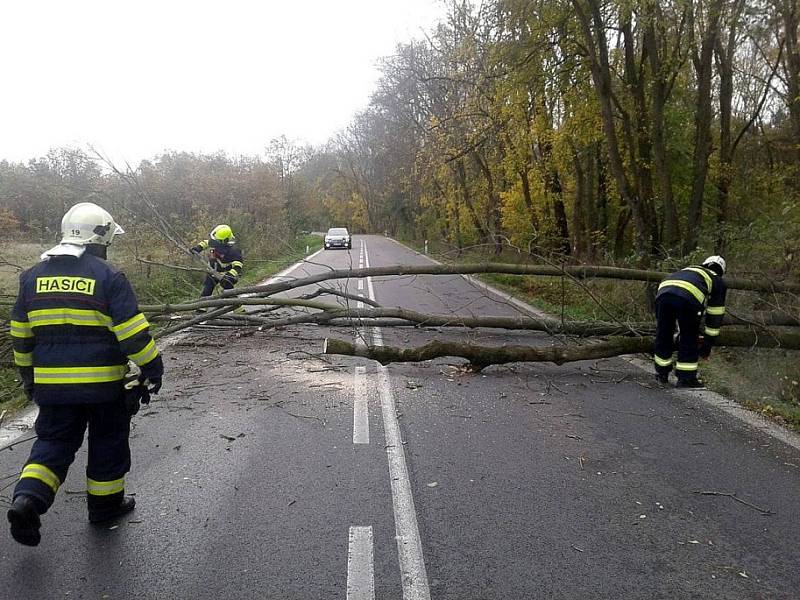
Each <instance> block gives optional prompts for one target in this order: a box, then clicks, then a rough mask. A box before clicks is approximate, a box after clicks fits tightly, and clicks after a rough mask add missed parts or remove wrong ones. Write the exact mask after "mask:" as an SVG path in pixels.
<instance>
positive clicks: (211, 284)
mask: <svg viewBox="0 0 800 600" xmlns="http://www.w3.org/2000/svg"><path fill="white" fill-rule="evenodd" d="M217 284H219V286H220V287H221V288H222V289H223V290H232V289H233V284H232V283H231V282H230V281H227V280H225V279H220V280H216V279H214V278H213V277H212V276H211V275H206V279H205V281H203V291H202V292H201V293H200V297H201V298H205V297H206V296H210V295H211V294H212V293H214V288H215V287H216V285H217Z"/></svg>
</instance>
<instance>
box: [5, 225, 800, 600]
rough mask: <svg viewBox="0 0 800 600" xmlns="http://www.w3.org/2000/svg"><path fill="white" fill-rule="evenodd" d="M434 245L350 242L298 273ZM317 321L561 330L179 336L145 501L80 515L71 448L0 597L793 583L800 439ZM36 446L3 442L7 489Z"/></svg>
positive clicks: (714, 589)
mask: <svg viewBox="0 0 800 600" xmlns="http://www.w3.org/2000/svg"><path fill="white" fill-rule="evenodd" d="M425 260H426V259H425V258H424V257H421V256H419V255H416V254H415V253H412V252H410V251H409V250H407V249H405V248H403V247H402V246H400V245H398V244H396V243H394V242H392V241H390V240H387V239H384V238H381V237H377V236H365V237H358V236H356V238H355V239H354V245H353V250H352V251H349V252H348V251H325V252H322V253H319V254H317V255H315V256H314V257H313V258H312V260H311V262H309V263H307V264H304V265H302V266H300V267H298V268H296V269H294V270H293V271H292V272H291V273H290V274H289V276H291V277H300V276H302V275H303V274H304V273H316V272H319V271H320V270H322V269H326V268H328V267H330V266H333V267H343V266H346V265H351V264H352V265H353V266H359V264H363V265H365V266H367V265H371V266H382V265H388V264H396V263H404V264H416V263H419V262H422V261H425ZM337 285H338V286H340V287H342V288H343V289H347V290H348V291H349V292H351V293H354V294H359V293H361V294H364V295H365V296H367V297H373V298H374V299H376V300H377V301H378V302H380V303H381V304H382V305H384V306H403V307H407V308H413V309H416V310H420V311H423V312H435V313H444V312H449V313H453V314H476V315H509V314H515V313H518V312H519V311H520V309H519V308H517V307H516V306H514V305H512V304H510V303H509V302H508V301H507V300H504V299H503V298H501V297H497V296H491V295H487V294H486V293H485V292H484V291H482V290H481V289H479V288H477V287H476V286H475V285H473V284H471V283H470V282H468V281H466V280H465V279H463V278H461V277H458V276H452V277H449V276H445V277H436V278H434V277H422V276H418V277H398V278H379V279H375V280H370V281H363V280H361V281H359V280H350V281H340V282H337ZM304 291H307V290H304ZM296 293H300V292H295V294H296ZM339 301H340V302H343V300H341V299H340V300H339ZM326 336H339V337H343V338H345V339H353V338H354V337H355V338H356V339H362V340H367V341H369V342H379V343H380V342H383V343H386V344H393V345H416V344H420V343H424V341H425V340H427V339H431V338H433V337H439V338H441V337H447V338H453V339H471V340H475V341H479V342H481V343H485V344H501V343H509V342H513V343H532V344H552V343H560V342H559V341H557V340H551V339H549V338H546V337H544V336H542V335H537V334H515V333H511V334H510V333H508V332H503V331H494V330H492V331H481V332H469V331H459V330H453V329H448V330H443V331H431V332H423V331H419V330H414V329H408V328H403V329H398V328H395V329H391V330H390V329H388V328H386V329H384V330H381V331H375V330H374V329H373V328H371V327H364V328H360V329H358V330H353V329H348V328H334V329H332V328H322V327H309V326H296V327H291V328H286V329H282V330H280V331H270V332H259V333H254V334H252V335H239V334H237V333H236V332H232V331H228V330H221V329H207V328H197V329H194V330H192V331H190V332H188V333H186V334H183V335H179V336H177V337H175V338H173V339H172V340H170V342H169V344H168V345H166V346H165V347H164V349H163V353H164V355H165V357H166V362H167V370H168V375H167V379H166V381H167V383H166V385H165V386H164V389H163V390H162V393H161V394H160V396H159V398H158V401H157V402H154V403H153V404H152V405H151V408H150V409H149V410H145V411H143V412H141V413H140V414H139V415H138V416H137V417H136V418H135V420H134V425H135V429H134V433H133V438H132V448H133V454H134V467H133V470H132V472H131V473H130V475H129V477H128V479H127V482H128V492H130V493H135V494H136V499H137V508H136V510H135V511H134V512H133V513H131V515H130V516H129V517H128V518H125V519H122V520H120V521H119V522H118V523H117V524H115V525H114V526H105V527H95V526H90V525H89V524H88V523H87V522H86V515H85V512H86V507H85V498H84V494H83V490H84V489H85V487H84V482H83V470H84V468H85V450H82V451H81V453H80V455H79V456H78V459H77V460H76V463H75V464H74V465H73V467H72V470H71V471H70V475H69V477H68V478H67V481H66V482H65V483H64V485H63V486H62V489H61V491H60V492H59V495H58V497H57V500H56V503H55V505H54V506H53V508H52V509H51V511H50V512H49V513H48V514H47V515H45V516H44V517H43V522H44V525H43V528H42V533H43V541H42V544H41V546H39V547H37V548H34V549H30V548H25V547H22V546H19V545H17V544H15V543H14V542H13V540H12V539H11V538H10V536H9V535H8V533H4V534H0V598H3V599H5V598H8V599H27V598H36V599H50V598H53V599H56V598H93V599H94V598H148V599H149V598H154V599H155V598H159V599H162V598H176V599H183V598H186V599H206V598H208V599H211V598H215V599H216V598H237V599H239V598H242V599H245V598H247V599H249V598H253V599H264V598H275V599H294V598H297V599H305V598H326V599H327V598H342V599H345V598H346V599H348V600H351V599H352V600H362V599H371V598H386V599H394V598H397V599H400V598H403V599H404V600H417V599H421V600H425V599H426V598H435V599H438V598H442V599H453V600H455V599H459V600H467V599H490V598H491V599H494V598H508V599H522V598H564V599H567V598H569V599H577V598H753V599H756V598H787V599H788V598H799V597H800V570H798V568H797V566H798V558H800V550H798V545H799V544H800V519H798V518H797V515H798V513H800V451H798V450H796V449H794V448H791V447H789V446H786V445H784V444H782V443H780V442H778V441H776V440H775V439H774V438H771V437H768V436H766V435H764V434H763V433H761V432H758V431H756V430H754V429H752V428H750V427H748V426H746V425H744V424H742V423H741V422H739V421H737V420H735V419H733V418H731V417H729V416H727V415H725V414H722V413H719V412H717V411H716V410H714V409H712V408H710V407H709V406H708V405H707V404H706V403H704V402H702V401H700V400H699V399H698V398H697V396H696V394H693V393H691V392H677V391H674V390H664V389H659V388H656V387H655V386H654V385H652V381H651V377H650V375H649V374H648V373H646V372H644V371H642V370H640V369H638V368H637V367H635V366H633V365H631V364H630V363H629V362H626V361H624V360H621V359H615V360H603V361H593V362H586V363H578V364H573V365H567V366H562V367H555V366H553V365H538V364H537V365H510V366H504V367H490V368H488V369H486V370H485V371H484V372H483V373H481V374H477V375H475V374H469V373H466V372H464V370H463V369H461V368H460V365H461V364H462V363H461V361H458V360H438V361H434V362H431V363H425V364H421V365H415V364H404V365H392V366H390V367H389V368H388V369H384V368H381V367H379V366H378V365H376V364H375V363H371V362H369V361H364V360H362V359H352V358H349V357H329V356H326V357H321V356H320V355H319V352H320V350H321V347H322V340H323V339H324V338H325V337H326ZM162 346H164V344H162ZM28 448H29V444H27V443H24V444H20V445H19V446H16V447H15V448H14V450H13V451H8V450H7V451H4V452H0V477H5V478H4V479H0V488H2V487H3V486H6V485H8V482H12V481H13V475H14V473H15V472H18V471H19V468H20V467H21V465H22V463H23V462H24V460H25V458H26V456H27V451H28ZM9 492H10V489H9V488H7V489H5V490H4V491H2V492H1V493H2V494H4V495H6V496H7V495H8V494H9ZM733 495H735V497H733ZM0 504H3V505H6V504H7V500H4V499H2V498H0Z"/></svg>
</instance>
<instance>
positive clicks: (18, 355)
mask: <svg viewBox="0 0 800 600" xmlns="http://www.w3.org/2000/svg"><path fill="white" fill-rule="evenodd" d="M14 364H15V365H17V366H18V367H32V366H33V352H17V351H16V350H14Z"/></svg>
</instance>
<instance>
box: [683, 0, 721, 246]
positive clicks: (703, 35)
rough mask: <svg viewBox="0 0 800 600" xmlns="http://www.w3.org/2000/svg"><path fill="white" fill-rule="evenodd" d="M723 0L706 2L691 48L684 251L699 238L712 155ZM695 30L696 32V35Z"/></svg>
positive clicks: (693, 22)
mask: <svg viewBox="0 0 800 600" xmlns="http://www.w3.org/2000/svg"><path fill="white" fill-rule="evenodd" d="M723 2H724V0H714V1H713V2H711V3H710V4H709V8H708V12H707V14H706V15H705V19H704V21H705V23H704V27H705V28H704V29H703V30H702V31H700V32H698V33H699V35H700V51H699V53H698V51H697V48H696V47H695V50H694V57H693V59H692V62H693V63H694V69H695V76H696V78H697V97H696V101H695V121H694V122H695V131H694V156H693V159H692V190H691V195H690V197H689V213H688V219H687V226H686V239H685V240H684V246H683V251H684V253H685V254H689V253H690V252H692V251H693V250H694V249H695V248H697V244H698V242H699V239H700V229H701V226H702V218H703V196H704V194H705V186H706V179H707V177H708V159H709V156H710V155H711V121H712V119H713V111H712V106H711V91H712V90H711V84H712V79H713V74H714V73H713V60H712V59H713V57H714V48H715V47H716V44H717V36H718V35H719V22H720V17H721V11H722V4H723ZM691 20H692V28H693V30H694V29H695V28H696V26H697V25H696V23H695V18H694V16H692V19H691ZM698 33H696V34H695V35H698Z"/></svg>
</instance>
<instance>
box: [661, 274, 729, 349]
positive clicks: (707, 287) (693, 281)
mask: <svg viewBox="0 0 800 600" xmlns="http://www.w3.org/2000/svg"><path fill="white" fill-rule="evenodd" d="M727 293H728V286H727V285H726V284H725V280H724V279H723V278H722V277H721V276H719V275H717V274H716V273H714V271H712V270H711V269H706V268H705V267H686V268H685V269H681V270H680V271H677V272H675V273H673V274H672V275H669V276H668V277H667V278H666V279H665V280H664V281H662V282H661V284H660V285H659V286H658V294H657V295H656V297H658V296H661V295H662V294H674V295H677V296H680V297H682V298H684V299H685V300H687V301H689V303H690V306H692V307H693V308H694V309H696V310H697V315H698V317H702V316H703V314H704V313H705V328H704V329H703V334H704V335H705V337H706V339H707V340H708V341H709V342H713V341H714V340H715V339H716V338H717V336H718V335H719V332H720V328H721V327H722V319H723V318H724V317H725V296H726V295H727Z"/></svg>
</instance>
